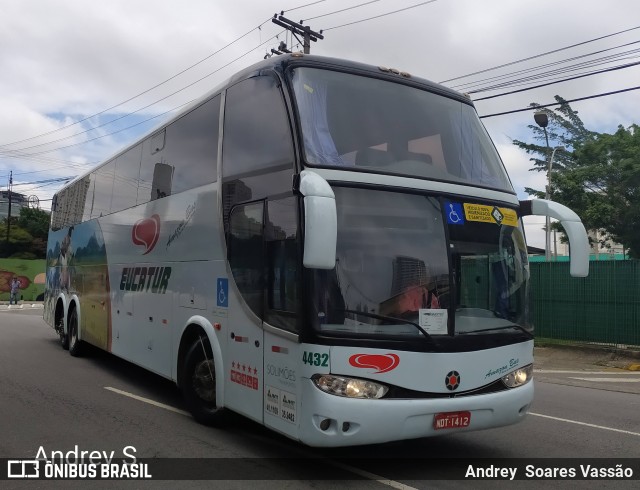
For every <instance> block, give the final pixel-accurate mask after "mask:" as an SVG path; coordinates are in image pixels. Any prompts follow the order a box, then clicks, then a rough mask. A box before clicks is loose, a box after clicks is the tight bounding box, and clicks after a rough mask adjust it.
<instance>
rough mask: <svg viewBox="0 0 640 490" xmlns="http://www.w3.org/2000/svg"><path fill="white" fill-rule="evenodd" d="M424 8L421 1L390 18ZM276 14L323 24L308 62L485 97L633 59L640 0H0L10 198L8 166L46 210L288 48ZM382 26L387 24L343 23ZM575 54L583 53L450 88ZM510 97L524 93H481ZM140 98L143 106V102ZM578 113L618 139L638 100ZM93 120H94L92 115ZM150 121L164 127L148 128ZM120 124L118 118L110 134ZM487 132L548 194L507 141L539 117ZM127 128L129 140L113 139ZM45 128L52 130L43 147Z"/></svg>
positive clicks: (589, 80) (519, 103)
mask: <svg viewBox="0 0 640 490" xmlns="http://www.w3.org/2000/svg"><path fill="white" fill-rule="evenodd" d="M365 3H366V4H367V5H363V4H365ZM420 3H424V4H423V5H421V6H418V7H415V8H409V9H407V10H405V11H402V12H397V13H394V14H391V15H383V14H387V13H390V12H392V11H395V10H399V9H402V8H406V7H411V6H414V5H417V4H420ZM309 4H312V5H309ZM358 5H361V6H360V7H357V8H353V9H349V10H344V11H342V12H338V11H340V10H343V9H347V8H349V7H354V6H358ZM298 7H300V8H298ZM281 10H285V16H286V17H288V18H290V19H292V20H295V21H299V20H302V19H304V20H305V24H308V25H310V26H311V28H312V29H313V30H316V31H319V30H320V29H324V36H325V39H324V40H322V41H320V42H318V43H314V44H313V45H312V47H311V52H312V54H318V55H326V56H333V57H344V58H348V59H352V60H356V61H361V62H365V63H370V64H373V65H383V66H388V67H394V68H398V69H400V70H404V71H408V72H410V73H412V74H415V75H417V76H420V77H423V78H427V79H430V80H433V81H435V82H443V81H446V82H445V85H448V86H450V87H454V88H456V89H458V90H461V91H470V90H472V89H473V87H476V88H478V87H486V86H487V85H489V82H490V81H489V80H486V79H487V78H490V77H496V76H499V75H504V74H510V73H513V72H515V71H520V70H524V69H526V68H531V67H539V66H540V65H547V64H551V63H554V62H562V63H559V64H556V65H552V66H551V67H549V68H546V70H549V69H551V68H558V67H565V68H566V67H569V66H570V65H573V64H576V63H584V62H586V61H592V62H593V63H594V64H592V65H590V66H589V67H585V68H582V69H581V70H579V71H572V72H567V73H566V74H565V75H564V76H575V75H577V74H579V73H584V72H587V71H593V70H598V69H605V68H611V67H614V66H619V65H622V64H626V63H634V62H637V61H638V60H639V58H638V56H639V54H638V53H636V52H635V50H639V49H640V2H638V1H637V0H607V1H602V0H600V1H596V0H435V1H432V2H424V1H421V0H378V1H374V2H371V1H367V0H325V1H320V2H314V0H298V1H296V0H278V1H275V0H234V1H229V2H222V1H214V0H184V1H181V2H178V1H168V0H106V1H103V2H93V1H87V0H2V2H0V107H2V111H0V145H1V146H0V189H6V188H7V184H8V175H9V172H10V171H11V170H12V171H13V175H14V190H15V191H16V192H21V193H24V194H27V195H32V194H35V195H37V196H38V197H39V198H40V199H41V200H42V204H41V205H42V207H43V208H45V209H49V207H50V201H46V199H50V198H51V196H52V194H53V192H55V190H57V189H58V188H59V187H60V186H61V185H62V184H60V183H57V184H53V185H45V184H46V182H45V183H37V184H28V185H19V184H24V183H28V182H37V181H42V180H46V179H51V178H56V177H66V176H75V175H77V174H78V173H80V172H82V171H84V170H87V169H89V168H91V166H92V165H95V164H96V163H97V162H100V161H101V160H104V159H105V158H108V157H109V156H110V155H112V154H113V153H115V152H116V151H117V150H118V148H120V147H122V146H124V145H126V144H128V143H130V142H132V141H133V140H134V139H135V138H137V137H139V136H140V135H141V132H143V131H145V132H146V131H148V130H149V129H151V128H152V127H154V126H156V125H157V124H159V123H160V122H161V121H162V117H166V116H162V114H163V113H165V112H166V111H170V110H172V109H175V108H178V107H180V105H182V104H184V103H186V102H188V101H190V100H192V99H194V98H197V97H198V96H200V95H202V94H204V93H205V92H207V91H208V90H210V89H211V88H213V87H214V86H216V85H217V84H219V83H221V82H222V81H224V80H225V79H226V78H228V77H229V76H230V75H232V74H233V73H234V72H236V71H238V70H240V69H241V68H244V67H246V66H248V65H250V64H252V63H254V62H256V61H259V60H261V59H262V58H263V56H264V54H265V52H266V51H267V50H269V49H270V48H272V47H276V46H277V44H278V43H279V41H280V40H287V41H290V40H289V39H288V38H285V35H283V34H280V36H279V38H278V39H276V38H275V37H274V36H275V35H276V34H278V33H280V32H281V31H282V29H281V28H280V27H278V26H276V25H274V24H272V23H271V22H270V21H269V19H270V17H271V16H272V15H273V14H274V13H275V12H280V11H281ZM376 16H380V17H378V18H374V19H371V20H367V21H364V22H359V23H356V24H352V25H345V24H349V23H352V22H357V21H361V20H364V19H367V18H370V17H376ZM259 25H261V28H260V29H257V27H258V26H259ZM625 30H627V32H624V33H620V34H616V33H618V32H620V31H625ZM244 34H247V35H246V36H245V37H243V38H242V39H239V40H237V39H238V38H239V37H240V36H242V35H244ZM612 34H616V35H612ZM605 36H607V37H605ZM601 37H603V39H600V40H597V41H593V42H586V41H591V40H594V39H597V38H601ZM236 40H237V41H236ZM233 41H236V42H235V43H234V44H233V45H231V46H229V47H226V46H227V45H228V44H229V43H231V42H233ZM294 43H295V40H294ZM579 43H584V44H582V45H580V46H576V47H573V48H571V49H565V50H561V51H558V52H556V53H554V54H550V55H545V56H541V57H537V58H535V59H531V60H529V61H526V62H523V63H517V64H513V65H510V66H508V67H505V68H502V69H498V70H491V71H488V72H486V73H481V74H475V75H472V76H468V77H467V78H461V79H459V80H451V79H453V78H457V77H461V76H465V75H471V74H473V73H475V72H478V71H482V70H486V69H489V68H493V67H496V66H499V65H503V64H507V63H511V62H515V61H518V60H522V59H525V58H530V57H534V56H536V55H539V54H542V53H546V52H549V51H553V50H557V49H560V48H565V47H567V46H571V45H574V44H579ZM633 43H637V44H633ZM290 44H291V43H290ZM623 45H624V46H623ZM225 47H226V48H225ZM222 48H225V49H223V50H222V51H220V50H221V49H222ZM294 48H295V45H294ZM218 51H220V52H218ZM216 52H218V53H217V54H215V55H213V54H214V53H216ZM596 52H598V53H597V54H596ZM624 53H626V54H624ZM212 55H213V56H212ZM585 55H589V56H585ZM605 56H606V57H610V60H609V62H608V63H606V64H597V63H596V62H595V60H596V59H598V58H603V57H605ZM611 57H615V58H611ZM569 58H575V59H574V60H573V61H567V60H568V59H569ZM198 62H200V63H198ZM196 63H198V64H197V65H196V66H195V67H193V68H191V69H189V70H187V71H185V72H184V73H180V72H182V71H183V70H185V69H187V68H189V67H190V66H192V65H194V64H196ZM225 65H228V66H225ZM541 71H544V70H541ZM535 73H536V74H538V73H540V71H537V72H535ZM178 74H179V75H178ZM175 75H177V76H175ZM174 76H175V78H172V77H174ZM559 76H560V75H559ZM513 78H514V75H511V76H510V77H508V79H510V80H511V79H513ZM168 79H170V80H169V81H168V82H166V83H163V84H162V85H160V86H158V87H156V88H153V87H155V86H156V85H158V84H160V83H162V82H165V81H166V80H168ZM200 79H202V80H201V81H199V82H198V80H200ZM448 80H451V81H448ZM478 81H480V82H481V83H479V84H477V85H475V86H460V84H462V83H468V82H478ZM639 81H640V67H631V68H626V69H621V70H617V71H613V72H609V73H604V74H599V75H594V76H590V77H584V78H581V79H578V80H575V81H570V82H562V83H558V84H555V85H551V86H548V87H544V88H539V89H534V90H530V91H526V92H521V93H518V94H513V95H508V96H503V97H499V98H495V99H491V100H486V101H478V102H477V103H476V107H477V109H478V113H479V114H480V115H481V116H482V115H487V114H493V113H496V112H502V111H508V110H513V109H519V108H524V107H526V106H527V105H528V104H529V103H531V102H538V103H541V104H545V103H552V102H554V99H553V96H554V95H556V94H559V95H561V96H563V97H564V98H566V99H575V98H580V97H587V96H591V95H595V94H600V93H605V92H611V91H617V90H622V89H626V88H631V87H635V86H638V85H640V84H639V83H638V82H639ZM185 87H186V88H185ZM516 88H523V87H521V86H520V87H510V88H508V89H506V88H505V89H501V90H494V91H492V92H482V93H477V94H473V95H472V98H473V99H474V100H475V99H477V98H479V97H483V96H487V95H493V94H497V93H503V92H506V91H509V90H514V89H516ZM150 89H151V90H150ZM138 94H142V95H141V96H139V97H135V96H137V95H138ZM172 94H173V95H172ZM133 97H135V98H133ZM132 98H133V99H132ZM129 99H132V100H129ZM127 100H129V101H128V102H125V103H124V104H121V103H123V102H124V101H127ZM572 106H573V107H574V109H576V110H578V111H579V113H580V116H581V118H582V120H583V121H584V122H585V124H586V126H587V127H588V128H589V129H592V130H596V131H600V132H614V131H615V130H616V128H617V126H618V125H619V124H622V125H624V126H628V125H630V124H632V123H638V119H639V117H638V116H637V114H638V108H639V107H640V90H636V91H629V92H626V93H623V94H617V95H611V96H608V97H601V98H595V99H592V100H588V101H583V102H576V103H574V104H572ZM134 111H135V113H134V114H133V115H128V114H130V113H132V112H134ZM97 113H100V114H98V115H95V114H97ZM88 116H93V117H90V118H89V119H87V120H83V119H85V118H87V117H88ZM123 116H127V117H123ZM154 116H158V117H156V118H155V119H152V120H148V119H149V118H152V117H154ZM115 118H121V119H119V120H118V121H116V122H113V123H111V124H106V123H108V122H109V121H111V120H113V119H115ZM483 122H484V124H485V125H486V127H487V129H488V131H489V133H490V134H491V136H492V138H493V140H494V142H495V144H496V146H497V148H498V151H499V152H500V154H501V156H502V159H503V160H504V162H505V165H506V167H507V170H508V171H509V174H510V176H511V179H512V182H513V183H514V186H515V187H516V191H517V192H518V194H519V196H520V198H526V197H527V196H526V194H524V191H523V188H524V187H525V186H528V187H534V188H538V189H541V188H543V187H544V180H545V177H544V175H542V174H539V173H533V172H529V171H528V169H529V168H531V166H532V165H531V163H530V162H529V161H528V159H529V157H528V156H527V155H526V154H524V153H523V152H521V151H520V150H518V149H517V148H516V147H515V146H514V145H513V144H512V143H511V140H512V139H513V138H517V139H521V140H526V141H528V140H531V138H532V133H531V131H530V130H529V129H528V128H527V126H528V125H530V124H532V123H533V116H532V112H531V111H526V112H520V113H515V114H511V115H508V116H498V117H491V118H486V119H483ZM73 123H76V124H74V125H73V126H70V127H69V128H66V129H63V130H60V128H62V127H64V126H66V125H70V124H73ZM135 124H137V126H134V127H133V128H129V127H130V126H132V125H135ZM100 125H103V126H101V127H98V128H96V129H92V128H95V127H96V126H100ZM126 128H129V129H126ZM56 130H58V131H56ZM118 130H122V131H120V132H118V133H115V134H111V133H114V132H115V131H118ZM54 131H55V132H54ZM45 133H50V134H48V135H46V136H40V135H43V134H45ZM36 136H38V137H37V138H33V137H36ZM98 137H100V138H98ZM31 138H33V139H31ZM89 140H91V141H89ZM10 143H11V145H9V144H10ZM45 143H49V144H45ZM77 143H83V144H77ZM71 145H73V146H71ZM18 150H19V151H18ZM47 150H49V151H47ZM50 150H54V151H50ZM543 221H544V218H533V219H532V220H530V221H527V234H528V241H529V243H530V245H534V246H540V247H542V246H544V237H543V234H542V233H540V230H539V225H540V224H542V223H543Z"/></svg>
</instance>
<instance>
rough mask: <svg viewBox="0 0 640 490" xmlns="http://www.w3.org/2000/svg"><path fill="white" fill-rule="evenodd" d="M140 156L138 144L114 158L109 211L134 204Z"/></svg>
mask: <svg viewBox="0 0 640 490" xmlns="http://www.w3.org/2000/svg"><path fill="white" fill-rule="evenodd" d="M141 158H142V145H141V144H140V145H138V146H135V147H134V148H131V149H130V150H129V151H127V152H126V153H124V154H122V155H120V156H119V157H118V158H117V159H116V175H115V178H114V186H113V200H112V209H111V212H116V211H121V210H123V209H127V208H130V207H132V206H135V205H136V200H137V196H138V176H139V174H140V159H141Z"/></svg>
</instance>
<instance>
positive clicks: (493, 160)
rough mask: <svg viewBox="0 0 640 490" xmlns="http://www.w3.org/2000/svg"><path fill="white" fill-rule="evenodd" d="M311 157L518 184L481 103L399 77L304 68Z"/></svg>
mask: <svg viewBox="0 0 640 490" xmlns="http://www.w3.org/2000/svg"><path fill="white" fill-rule="evenodd" d="M293 88H294V92H295V96H296V105H297V107H298V111H299V116H300V124H301V130H302V135H303V143H304V154H305V160H306V162H307V163H309V164H311V165H323V166H340V167H348V168H355V169H359V168H360V169H366V170H376V171H380V172H389V173H394V174H402V175H409V176H415V177H422V178H429V179H437V180H444V181H451V182H463V183H467V184H472V185H482V186H487V187H493V188H497V189H501V190H508V191H511V190H512V187H511V183H510V182H509V179H508V177H507V174H506V172H505V169H504V166H503V165H502V162H501V160H500V157H499V156H498V153H497V152H496V150H495V148H494V146H493V143H492V142H491V139H490V138H489V136H488V134H487V132H486V131H485V129H484V127H483V126H482V124H481V122H480V119H479V118H478V115H477V114H476V111H475V109H474V108H473V106H471V105H469V104H465V103H463V102H461V101H459V100H454V99H450V98H448V97H444V96H442V95H439V94H436V93H432V92H428V91H426V90H421V89H417V88H413V87H409V86H406V85H402V84H399V83H392V82H389V81H384V80H378V79H375V78H369V77H362V76H356V75H350V74H345V73H338V72H334V71H329V70H319V69H311V68H299V69H296V70H295V71H294V74H293Z"/></svg>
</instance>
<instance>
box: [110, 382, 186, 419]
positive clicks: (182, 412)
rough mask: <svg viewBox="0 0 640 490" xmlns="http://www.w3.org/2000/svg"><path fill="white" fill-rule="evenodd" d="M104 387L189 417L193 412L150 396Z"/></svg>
mask: <svg viewBox="0 0 640 490" xmlns="http://www.w3.org/2000/svg"><path fill="white" fill-rule="evenodd" d="M104 389H105V390H109V391H113V392H114V393H118V394H119V395H124V396H128V397H129V398H133V399H134V400H138V401H141V402H144V403H148V404H149V405H153V406H154V407H159V408H164V409H165V410H169V411H170V412H175V413H179V414H182V415H186V416H187V417H191V414H190V413H189V412H186V411H184V410H180V409H179V408H175V407H172V406H171V405H165V404H164V403H160V402H157V401H155V400H150V399H149V398H144V397H142V396H138V395H134V394H133V393H129V392H127V391H122V390H119V389H118V388H112V387H111V386H105V387H104Z"/></svg>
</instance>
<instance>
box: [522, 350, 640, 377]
mask: <svg viewBox="0 0 640 490" xmlns="http://www.w3.org/2000/svg"><path fill="white" fill-rule="evenodd" d="M533 353H534V368H535V369H546V370H558V369H563V370H565V369H566V370H573V371H602V370H609V369H610V370H612V371H615V370H621V369H625V370H630V371H640V350H632V349H628V350H621V349H618V350H614V349H611V348H607V347H603V346H586V345H575V344H562V345H553V346H549V345H544V346H541V347H535V348H534V352H533Z"/></svg>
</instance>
